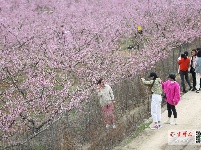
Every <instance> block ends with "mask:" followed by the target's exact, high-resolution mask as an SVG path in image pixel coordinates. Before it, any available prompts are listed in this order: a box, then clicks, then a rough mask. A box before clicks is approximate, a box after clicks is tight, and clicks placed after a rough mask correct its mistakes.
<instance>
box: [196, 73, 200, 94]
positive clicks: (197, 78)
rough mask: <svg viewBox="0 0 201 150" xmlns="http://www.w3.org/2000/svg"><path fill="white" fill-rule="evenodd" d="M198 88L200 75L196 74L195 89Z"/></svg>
mask: <svg viewBox="0 0 201 150" xmlns="http://www.w3.org/2000/svg"><path fill="white" fill-rule="evenodd" d="M199 88H200V73H196V89H197V90H199Z"/></svg>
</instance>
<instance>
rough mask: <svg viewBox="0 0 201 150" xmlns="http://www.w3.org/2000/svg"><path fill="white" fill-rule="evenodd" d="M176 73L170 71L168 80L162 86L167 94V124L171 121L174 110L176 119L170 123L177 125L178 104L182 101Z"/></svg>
mask: <svg viewBox="0 0 201 150" xmlns="http://www.w3.org/2000/svg"><path fill="white" fill-rule="evenodd" d="M175 78H176V76H175V74H173V73H170V74H169V76H168V79H169V80H167V81H165V82H163V83H162V88H163V90H164V92H165V94H166V102H167V110H168V120H167V121H166V122H165V123H167V124H169V123H170V118H171V115H172V112H173V115H174V121H173V122H172V123H170V124H174V125H176V119H177V111H176V107H175V106H176V105H177V104H178V103H179V101H180V86H179V83H178V82H176V81H175Z"/></svg>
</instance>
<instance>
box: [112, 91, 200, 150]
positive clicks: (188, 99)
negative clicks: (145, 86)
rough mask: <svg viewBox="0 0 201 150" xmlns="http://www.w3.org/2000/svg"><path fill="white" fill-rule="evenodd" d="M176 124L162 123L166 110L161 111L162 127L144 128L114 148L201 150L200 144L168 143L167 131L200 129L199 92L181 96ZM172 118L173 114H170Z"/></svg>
mask: <svg viewBox="0 0 201 150" xmlns="http://www.w3.org/2000/svg"><path fill="white" fill-rule="evenodd" d="M176 109H177V114H178V119H177V125H170V124H164V123H163V122H164V121H165V120H166V119H167V110H165V111H164V112H163V113H162V128H161V129H158V130H151V129H150V128H146V129H145V130H144V131H143V132H142V133H141V135H140V136H138V137H137V138H135V139H133V140H132V141H131V142H130V143H129V144H127V145H126V146H121V145H120V146H118V147H116V148H114V150H199V149H200V150H201V144H200V145H192V144H191V145H170V144H168V136H169V134H168V131H171V132H172V131H174V130H176V131H182V130H187V131H190V130H199V131H201V92H200V93H195V92H192V91H190V92H188V93H186V94H184V95H183V96H182V98H181V101H180V103H179V104H178V106H177V107H176ZM172 119H173V116H172Z"/></svg>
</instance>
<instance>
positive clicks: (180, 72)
mask: <svg viewBox="0 0 201 150" xmlns="http://www.w3.org/2000/svg"><path fill="white" fill-rule="evenodd" d="M179 74H180V77H181V85H182V88H183V92H184V91H186V87H185V83H184V77H185V80H186V82H187V83H188V85H189V87H190V88H191V84H190V81H189V78H188V70H186V71H181V70H180V71H179Z"/></svg>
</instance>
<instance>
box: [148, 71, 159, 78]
mask: <svg viewBox="0 0 201 150" xmlns="http://www.w3.org/2000/svg"><path fill="white" fill-rule="evenodd" d="M151 77H154V78H157V75H156V73H155V72H151V73H150V74H149V76H148V78H151Z"/></svg>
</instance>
